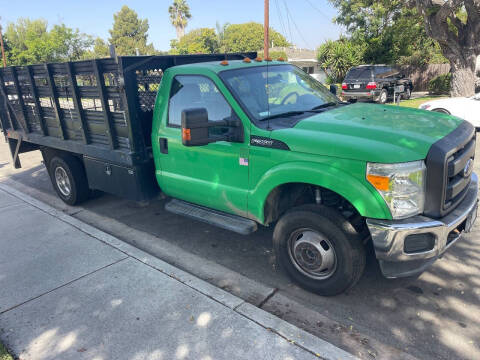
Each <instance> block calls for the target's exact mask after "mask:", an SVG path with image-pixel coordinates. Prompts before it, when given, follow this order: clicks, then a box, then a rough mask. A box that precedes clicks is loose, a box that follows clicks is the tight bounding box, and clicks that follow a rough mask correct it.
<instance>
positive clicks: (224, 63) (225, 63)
mask: <svg viewBox="0 0 480 360" xmlns="http://www.w3.org/2000/svg"><path fill="white" fill-rule="evenodd" d="M220 65H223V66H227V65H228V61H227V60H223V61H222V62H221V63H220Z"/></svg>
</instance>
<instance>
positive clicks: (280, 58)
mask: <svg viewBox="0 0 480 360" xmlns="http://www.w3.org/2000/svg"><path fill="white" fill-rule="evenodd" d="M277 61H285V59H284V58H283V57H279V58H278V59H277Z"/></svg>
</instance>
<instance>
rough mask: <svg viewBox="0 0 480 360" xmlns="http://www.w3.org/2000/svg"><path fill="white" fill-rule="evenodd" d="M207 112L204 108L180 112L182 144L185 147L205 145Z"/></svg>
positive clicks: (206, 141) (206, 139)
mask: <svg viewBox="0 0 480 360" xmlns="http://www.w3.org/2000/svg"><path fill="white" fill-rule="evenodd" d="M208 125H209V124H208V112H207V109H205V108H196V109H186V110H183V111H182V143H183V145H185V146H200V145H207V144H208V143H209V141H208V140H209V139H208Z"/></svg>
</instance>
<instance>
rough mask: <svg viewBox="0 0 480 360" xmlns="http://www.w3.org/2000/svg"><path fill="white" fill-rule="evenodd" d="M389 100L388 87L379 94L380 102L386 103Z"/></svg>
mask: <svg viewBox="0 0 480 360" xmlns="http://www.w3.org/2000/svg"><path fill="white" fill-rule="evenodd" d="M387 100H388V91H387V89H382V91H380V95H379V96H378V103H379V104H386V103H387Z"/></svg>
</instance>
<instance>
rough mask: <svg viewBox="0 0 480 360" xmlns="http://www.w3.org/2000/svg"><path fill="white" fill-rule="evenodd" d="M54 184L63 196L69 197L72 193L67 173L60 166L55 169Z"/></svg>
mask: <svg viewBox="0 0 480 360" xmlns="http://www.w3.org/2000/svg"><path fill="white" fill-rule="evenodd" d="M55 182H56V184H57V187H58V190H60V192H61V193H62V195H63V196H70V194H71V193H72V186H71V185H70V180H69V178H68V175H67V172H66V171H65V169H64V168H62V167H60V166H59V167H57V168H56V169H55Z"/></svg>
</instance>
